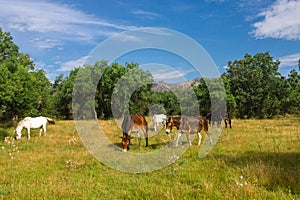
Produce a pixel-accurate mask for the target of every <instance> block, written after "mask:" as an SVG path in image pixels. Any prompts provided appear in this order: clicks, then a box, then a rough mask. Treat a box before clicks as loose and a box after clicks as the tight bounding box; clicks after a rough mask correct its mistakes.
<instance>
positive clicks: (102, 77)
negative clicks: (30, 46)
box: [0, 29, 300, 121]
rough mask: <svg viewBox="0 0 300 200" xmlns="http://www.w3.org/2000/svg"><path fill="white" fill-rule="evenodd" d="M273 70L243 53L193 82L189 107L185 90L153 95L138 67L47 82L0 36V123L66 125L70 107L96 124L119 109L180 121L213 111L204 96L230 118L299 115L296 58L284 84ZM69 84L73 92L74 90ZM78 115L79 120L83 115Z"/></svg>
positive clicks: (269, 62)
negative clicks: (41, 120) (53, 121)
mask: <svg viewBox="0 0 300 200" xmlns="http://www.w3.org/2000/svg"><path fill="white" fill-rule="evenodd" d="M279 64H280V62H279V61H278V60H274V59H273V57H272V56H271V55H270V54H269V52H265V53H257V54H255V55H250V54H245V56H244V57H243V58H241V59H238V60H234V61H229V62H228V65H227V69H226V71H225V72H224V73H223V74H222V75H221V77H220V79H208V78H199V79H198V81H197V84H193V85H192V89H193V92H194V94H195V96H196V100H195V102H190V101H189V100H188V99H187V98H186V97H187V96H189V95H191V94H190V93H191V91H188V90H186V89H185V88H184V87H183V88H181V89H180V87H178V88H176V91H174V90H173V91H172V90H168V91H154V90H153V89H152V86H153V83H154V80H153V77H152V75H151V73H149V72H147V71H144V70H142V69H141V68H140V67H139V65H138V63H126V64H125V66H123V65H120V64H118V63H113V64H111V65H108V63H107V62H106V61H104V60H100V61H98V62H96V63H95V64H94V65H92V66H90V65H85V66H74V69H73V70H72V71H71V72H70V73H69V75H68V76H66V77H65V76H64V75H58V76H57V77H56V78H55V80H54V81H53V83H51V82H50V81H49V80H48V79H47V77H46V73H45V71H43V70H39V69H36V68H35V65H34V62H33V61H32V60H31V59H30V57H29V55H28V54H24V53H21V52H19V48H18V46H17V45H16V44H14V42H13V38H12V36H11V35H10V33H6V32H2V29H0V120H1V121H7V120H11V119H12V118H14V117H20V118H21V117H25V116H39V115H47V116H51V117H55V118H60V119H72V117H73V111H72V106H77V107H78V108H90V109H91V110H93V112H91V113H90V114H91V115H95V114H96V115H97V116H98V118H111V117H116V116H117V117H119V116H121V115H122V113H124V112H126V111H127V110H128V111H129V112H132V113H141V114H145V115H149V114H150V113H152V112H164V113H166V114H170V115H176V114H181V112H182V110H180V109H184V110H185V111H188V112H190V113H194V111H195V108H196V107H195V106H199V111H200V114H202V115H205V114H207V113H208V112H210V111H213V110H218V108H217V107H214V108H211V105H212V102H211V101H212V98H210V97H213V99H214V100H215V101H222V100H223V99H222V98H223V97H224V96H225V97H226V102H227V110H228V111H229V112H231V114H232V116H235V117H237V118H270V117H273V116H276V115H285V114H299V110H300V74H299V70H300V59H299V64H298V67H299V69H298V70H296V69H294V70H292V71H291V72H290V73H289V74H288V75H287V76H286V77H285V76H283V75H281V74H280V73H279V71H278V70H279ZM79 73H80V76H78V74H79ZM95 81H96V83H95ZM220 81H221V82H222V84H220ZM76 84H79V85H76ZM208 84H209V87H210V88H209V89H208V87H207V85H208ZM75 85H76V86H78V88H79V89H78V90H74V86H75ZM93 85H95V87H93ZM220 87H224V88H225V92H226V94H225V95H224V94H221V93H220V90H219V88H220ZM77 93H83V94H85V95H81V96H80V95H76V94H77ZM74 96H75V97H76V98H82V99H74ZM74 102H75V104H74ZM72 103H73V105H72ZM77 107H76V108H77ZM195 114H196V112H195ZM81 115H82V117H85V116H84V115H85V114H84V113H81Z"/></svg>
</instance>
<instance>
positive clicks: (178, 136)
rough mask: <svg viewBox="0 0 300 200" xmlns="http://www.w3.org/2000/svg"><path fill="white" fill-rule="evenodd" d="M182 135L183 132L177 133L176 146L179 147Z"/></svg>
mask: <svg viewBox="0 0 300 200" xmlns="http://www.w3.org/2000/svg"><path fill="white" fill-rule="evenodd" d="M181 135H182V133H181V132H178V133H177V136H176V139H175V147H178V141H179V138H180V137H181Z"/></svg>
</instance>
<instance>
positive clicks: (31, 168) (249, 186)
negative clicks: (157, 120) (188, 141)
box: [0, 118, 300, 199]
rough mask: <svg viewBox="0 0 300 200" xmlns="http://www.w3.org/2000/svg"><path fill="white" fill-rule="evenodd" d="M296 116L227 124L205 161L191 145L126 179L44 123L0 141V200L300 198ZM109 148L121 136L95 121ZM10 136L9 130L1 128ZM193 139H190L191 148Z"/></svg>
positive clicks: (158, 141) (155, 142)
mask: <svg viewBox="0 0 300 200" xmlns="http://www.w3.org/2000/svg"><path fill="white" fill-rule="evenodd" d="M299 122H300V119H299V118H293V119H276V120H233V128H232V129H223V132H222V135H221V137H220V139H219V141H218V143H217V144H216V146H215V147H214V149H213V150H212V151H211V153H210V154H208V156H206V157H205V158H203V159H199V158H198V152H199V149H200V147H197V146H192V147H190V148H189V149H188V151H186V152H185V153H184V155H183V156H182V157H181V158H180V159H178V160H177V161H176V162H175V163H174V164H171V165H169V166H167V167H165V168H163V169H161V170H158V171H154V172H151V173H144V174H131V173H125V172H121V171H117V170H114V169H111V168H109V167H108V166H105V165H104V164H102V163H100V162H99V161H98V160H96V159H95V158H94V157H93V156H92V155H91V154H90V153H89V152H88V151H87V150H86V149H85V147H84V146H83V145H82V143H81V140H80V138H79V136H78V134H77V131H76V129H75V126H74V124H73V122H72V121H58V122H57V123H56V125H49V126H48V127H47V128H48V131H47V136H46V137H43V136H42V137H39V136H38V131H33V132H32V138H31V140H29V141H28V140H27V138H26V134H23V137H22V138H21V140H20V141H14V140H12V139H11V138H6V141H2V142H0V152H1V153H0V172H1V176H0V198H1V199H299V198H300V134H299V133H300V127H299ZM99 124H100V126H101V128H103V129H105V130H106V133H107V136H108V138H110V140H111V141H112V143H114V144H116V145H118V146H119V147H120V146H121V144H120V142H121V139H120V138H119V136H120V135H121V130H119V129H118V128H117V126H116V124H115V123H114V121H112V120H108V121H100V122H99ZM5 131H6V132H8V133H12V132H13V129H12V128H11V129H5ZM151 134H152V135H153V136H152V137H150V140H149V143H150V146H149V147H144V144H145V143H144V142H145V141H143V140H142V141H143V143H142V146H141V148H140V149H138V148H137V140H136V139H133V140H132V142H133V149H132V151H137V152H139V151H141V152H144V151H152V150H155V149H159V148H161V147H163V146H164V145H166V144H167V143H168V142H169V141H171V140H172V139H173V138H174V135H175V131H174V132H173V133H172V137H171V138H170V137H169V136H167V135H166V134H165V133H164V131H161V132H159V133H158V134H154V133H153V132H151ZM196 143H197V141H196V140H195V141H194V145H195V144H196Z"/></svg>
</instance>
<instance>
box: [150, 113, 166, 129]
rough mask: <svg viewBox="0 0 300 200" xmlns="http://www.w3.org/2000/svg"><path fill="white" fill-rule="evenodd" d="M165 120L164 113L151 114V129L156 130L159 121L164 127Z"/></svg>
mask: <svg viewBox="0 0 300 200" xmlns="http://www.w3.org/2000/svg"><path fill="white" fill-rule="evenodd" d="M166 120H167V115H165V114H155V115H153V116H152V121H153V129H154V131H155V132H156V131H157V128H158V125H159V123H162V125H163V126H164V127H165V125H166Z"/></svg>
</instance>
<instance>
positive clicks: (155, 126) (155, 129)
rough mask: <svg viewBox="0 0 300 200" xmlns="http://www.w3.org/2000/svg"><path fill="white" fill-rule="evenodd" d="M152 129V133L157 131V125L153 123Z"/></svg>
mask: <svg viewBox="0 0 300 200" xmlns="http://www.w3.org/2000/svg"><path fill="white" fill-rule="evenodd" d="M153 128H154V131H155V132H156V131H157V124H156V122H154V124H153Z"/></svg>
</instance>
